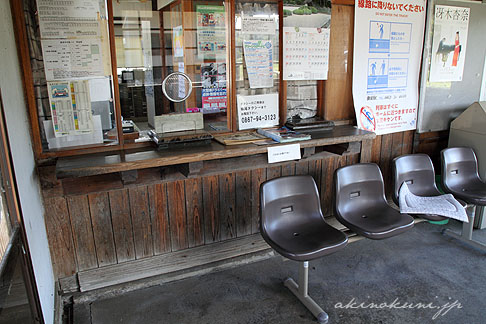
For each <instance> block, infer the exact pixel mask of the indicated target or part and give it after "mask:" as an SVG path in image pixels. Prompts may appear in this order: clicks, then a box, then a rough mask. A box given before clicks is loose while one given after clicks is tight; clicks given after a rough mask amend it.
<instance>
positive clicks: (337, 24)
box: [324, 4, 355, 120]
mask: <svg viewBox="0 0 486 324" xmlns="http://www.w3.org/2000/svg"><path fill="white" fill-rule="evenodd" d="M331 15H332V16H333V17H338V18H337V19H331V34H330V39H329V42H330V43H331V44H333V45H332V46H331V47H330V49H329V72H328V78H327V81H326V82H325V94H324V107H325V111H324V118H325V119H327V120H340V119H354V118H355V114H354V105H353V95H352V82H353V69H352V66H353V40H354V6H349V5H340V4H336V5H333V6H332V8H331ZM343 62H346V64H344V63H343Z"/></svg>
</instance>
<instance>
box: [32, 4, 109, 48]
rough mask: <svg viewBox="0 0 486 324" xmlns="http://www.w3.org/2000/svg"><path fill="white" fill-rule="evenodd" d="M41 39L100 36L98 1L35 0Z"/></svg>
mask: <svg viewBox="0 0 486 324" xmlns="http://www.w3.org/2000/svg"><path fill="white" fill-rule="evenodd" d="M37 8H38V14H39V25H40V33H41V38H42V39H46V38H71V37H83V36H87V37H96V36H100V27H99V21H98V12H99V11H100V2H99V0H82V1H79V0H78V1H76V0H74V1H73V0H71V1H52V0H37Z"/></svg>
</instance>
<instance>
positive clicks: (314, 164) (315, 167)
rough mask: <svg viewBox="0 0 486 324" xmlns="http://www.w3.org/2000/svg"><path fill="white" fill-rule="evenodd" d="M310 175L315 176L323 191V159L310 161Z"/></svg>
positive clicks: (318, 187) (318, 186)
mask: <svg viewBox="0 0 486 324" xmlns="http://www.w3.org/2000/svg"><path fill="white" fill-rule="evenodd" d="M309 175H311V176H312V178H314V181H315V182H316V185H317V189H318V190H319V193H320V192H321V182H322V181H321V176H322V160H314V161H309Z"/></svg>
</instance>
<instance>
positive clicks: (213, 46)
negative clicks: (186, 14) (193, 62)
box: [196, 5, 226, 59]
mask: <svg viewBox="0 0 486 324" xmlns="http://www.w3.org/2000/svg"><path fill="white" fill-rule="evenodd" d="M196 12H197V54H198V57H199V58H201V59H217V58H224V56H225V55H226V26H225V17H224V16H225V11H224V6H210V5H198V6H196Z"/></svg>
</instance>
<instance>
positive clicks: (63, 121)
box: [47, 80, 93, 137]
mask: <svg viewBox="0 0 486 324" xmlns="http://www.w3.org/2000/svg"><path fill="white" fill-rule="evenodd" d="M47 89H48V91H49V105H50V107H51V116H52V125H53V129H54V135H55V136H56V137H60V136H67V135H79V134H86V133H91V132H92V131H93V116H92V112H91V99H90V94H89V82H88V80H83V81H60V82H47Z"/></svg>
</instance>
